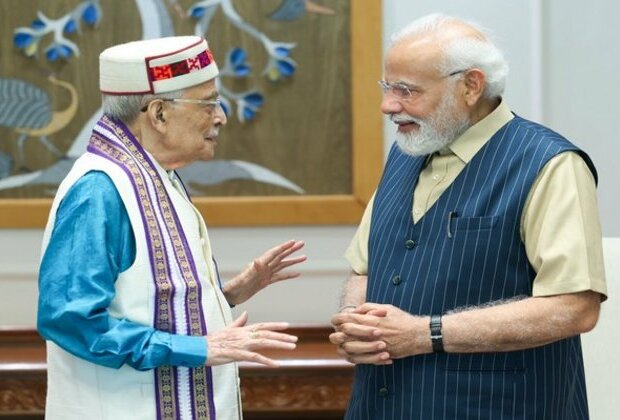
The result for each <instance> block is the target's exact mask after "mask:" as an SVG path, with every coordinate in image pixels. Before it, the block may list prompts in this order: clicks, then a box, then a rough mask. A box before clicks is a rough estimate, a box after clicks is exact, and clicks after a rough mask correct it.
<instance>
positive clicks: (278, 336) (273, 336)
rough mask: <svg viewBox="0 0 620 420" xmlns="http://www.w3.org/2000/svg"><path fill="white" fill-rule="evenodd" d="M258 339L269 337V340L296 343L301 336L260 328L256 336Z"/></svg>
mask: <svg viewBox="0 0 620 420" xmlns="http://www.w3.org/2000/svg"><path fill="white" fill-rule="evenodd" d="M254 338H256V339H259V338H261V339H268V340H277V341H282V342H284V343H296V342H297V341H298V340H299V338H298V337H297V336H294V335H290V334H283V333H278V332H273V331H269V330H260V331H256V333H255V337H254Z"/></svg>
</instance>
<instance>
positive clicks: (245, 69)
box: [220, 48, 251, 77]
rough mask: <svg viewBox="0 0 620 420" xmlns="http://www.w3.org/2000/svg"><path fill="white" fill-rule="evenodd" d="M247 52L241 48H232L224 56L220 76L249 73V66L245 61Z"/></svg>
mask: <svg viewBox="0 0 620 420" xmlns="http://www.w3.org/2000/svg"><path fill="white" fill-rule="evenodd" d="M246 57H247V53H246V52H245V50H244V49H243V48H233V49H232V50H230V51H229V52H228V55H227V56H226V63H225V64H224V67H223V68H222V69H221V71H220V74H221V75H222V76H233V77H247V76H249V75H250V72H251V67H250V65H249V64H247V63H246V62H245V60H246Z"/></svg>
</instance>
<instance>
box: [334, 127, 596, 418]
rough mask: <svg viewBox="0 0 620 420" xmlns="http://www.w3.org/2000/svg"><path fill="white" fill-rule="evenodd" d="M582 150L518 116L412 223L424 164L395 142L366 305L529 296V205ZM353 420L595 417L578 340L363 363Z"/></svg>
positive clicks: (417, 305)
mask: <svg viewBox="0 0 620 420" xmlns="http://www.w3.org/2000/svg"><path fill="white" fill-rule="evenodd" d="M569 150H572V151H576V152H577V153H580V154H581V155H582V156H583V158H584V160H585V161H586V162H587V164H588V165H589V166H590V168H591V170H592V172H593V173H594V174H595V177H596V172H595V169H594V167H593V165H592V163H591V161H590V159H589V158H588V156H587V155H585V154H584V153H583V152H581V151H580V150H578V149H577V148H576V147H575V146H574V145H572V144H571V143H569V142H568V141H567V140H566V139H564V138H563V137H561V136H560V135H559V134H557V133H554V132H553V131H551V130H549V129H547V128H545V127H542V126H540V125H538V124H535V123H532V122H530V121H526V120H524V119H522V118H519V117H515V118H514V119H513V120H512V121H510V122H509V123H507V124H506V125H505V126H504V127H502V128H501V129H500V130H499V131H498V132H497V133H495V135H494V136H493V137H492V138H491V139H490V140H489V142H488V143H487V144H486V145H485V146H484V147H483V148H482V149H481V150H480V151H479V152H478V153H477V154H476V155H475V156H474V158H473V159H472V160H471V161H470V162H469V164H467V165H466V166H465V168H464V169H463V171H462V172H461V173H460V174H459V176H458V177H457V178H456V180H455V181H454V183H453V184H452V185H451V186H449V187H448V189H447V190H446V191H445V192H444V193H443V194H442V195H441V197H439V200H438V201H437V202H436V203H435V204H434V205H433V207H432V208H430V209H429V210H428V212H427V213H426V214H425V215H424V217H423V218H422V219H421V220H420V221H419V222H418V223H417V224H414V223H413V220H412V215H411V209H412V192H413V189H414V188H415V185H416V182H417V180H418V176H419V174H420V171H421V169H422V167H423V165H424V162H425V157H416V158H414V157H410V156H406V155H404V154H403V153H402V152H400V150H399V149H398V148H397V147H395V146H394V147H392V150H391V152H390V154H389V157H388V161H387V164H386V167H385V171H384V174H383V177H382V180H381V183H380V185H379V188H378V190H377V195H376V198H375V202H374V207H373V213H372V221H371V226H370V240H369V244H368V246H369V273H368V290H367V301H369V302H378V303H389V304H392V305H395V306H397V307H399V308H401V309H403V310H405V311H407V312H409V313H412V314H417V315H430V314H441V313H445V312H446V311H449V310H451V309H454V308H459V307H464V306H468V305H481V304H484V303H486V302H492V301H496V300H498V299H507V298H512V297H515V296H531V294H532V281H533V279H534V276H535V272H534V271H533V269H532V267H531V266H530V264H529V262H528V259H527V256H526V253H525V248H524V246H523V244H522V242H521V238H520V234H519V227H520V219H521V213H522V210H523V206H524V204H525V201H526V199H527V195H528V193H529V191H530V188H531V186H532V184H533V182H534V180H535V179H536V177H537V175H538V173H539V172H540V170H541V169H542V167H543V166H544V165H545V164H546V163H547V162H548V161H549V159H551V158H552V157H554V156H556V155H557V154H559V153H562V152H565V151H569ZM346 418H347V419H368V420H379V419H420V420H434V419H450V420H452V419H458V420H461V419H472V420H473V419H476V420H478V419H493V420H495V419H528V420H529V419H540V420H570V419H587V418H588V406H587V401H586V390H585V378H584V372H583V361H582V354H581V344H580V339H579V337H573V338H569V339H566V340H561V341H558V342H555V343H552V344H549V345H546V346H543V347H538V348H534V349H528V350H524V351H514V352H503V353H479V354H455V353H453V354H447V353H446V354H428V355H421V356H414V357H407V358H404V359H400V360H395V361H394V364H393V365H391V366H374V365H358V366H356V369H355V383H354V389H353V393H352V398H351V401H350V402H349V409H348V412H347V417H346Z"/></svg>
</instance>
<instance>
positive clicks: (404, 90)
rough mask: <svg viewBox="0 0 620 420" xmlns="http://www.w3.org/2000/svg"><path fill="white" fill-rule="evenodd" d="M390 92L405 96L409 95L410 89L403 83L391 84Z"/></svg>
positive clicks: (401, 96)
mask: <svg viewBox="0 0 620 420" xmlns="http://www.w3.org/2000/svg"><path fill="white" fill-rule="evenodd" d="M392 93H393V94H394V96H397V97H399V98H407V97H409V96H411V91H410V90H409V88H408V87H407V86H405V85H398V84H397V85H392Z"/></svg>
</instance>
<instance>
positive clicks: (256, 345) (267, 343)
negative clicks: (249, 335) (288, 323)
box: [244, 338, 297, 350]
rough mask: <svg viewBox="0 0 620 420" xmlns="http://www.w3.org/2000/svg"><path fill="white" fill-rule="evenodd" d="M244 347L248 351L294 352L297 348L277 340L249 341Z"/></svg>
mask: <svg viewBox="0 0 620 420" xmlns="http://www.w3.org/2000/svg"><path fill="white" fill-rule="evenodd" d="M244 347H245V348H246V349H248V350H257V349H261V350H266V349H269V350H294V349H295V348H296V347H297V344H295V343H287V342H284V341H278V340H269V339H267V338H257V339H254V340H251V341H249V342H248V344H247V345H246V346H244Z"/></svg>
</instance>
